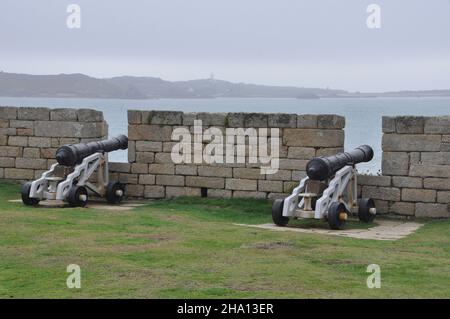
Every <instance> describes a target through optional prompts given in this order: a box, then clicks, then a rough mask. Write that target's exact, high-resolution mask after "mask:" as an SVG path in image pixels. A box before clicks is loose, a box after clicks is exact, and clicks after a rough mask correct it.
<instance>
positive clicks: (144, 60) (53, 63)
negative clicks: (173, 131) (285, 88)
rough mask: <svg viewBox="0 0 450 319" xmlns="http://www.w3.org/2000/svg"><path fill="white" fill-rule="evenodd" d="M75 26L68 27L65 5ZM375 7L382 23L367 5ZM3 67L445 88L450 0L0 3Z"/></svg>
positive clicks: (449, 74) (448, 83) (449, 69)
mask: <svg viewBox="0 0 450 319" xmlns="http://www.w3.org/2000/svg"><path fill="white" fill-rule="evenodd" d="M71 3H76V4H79V5H80V6H81V9H82V28H81V29H68V28H67V27H66V18H67V16H68V14H67V13H66V7H67V5H68V4H71ZM371 3H377V4H379V5H380V6H381V10H382V11H381V21H382V27H381V29H368V28H367V27H366V18H367V16H368V13H366V8H367V6H368V5H369V4H371ZM0 14H1V19H0V70H4V71H7V72H21V73H33V74H53V73H78V72H79V73H85V74H88V75H92V76H97V77H109V76H116V75H124V74H126V75H145V76H158V77H162V78H164V79H168V80H183V79H193V78H205V77H208V76H209V74H210V73H211V72H213V73H214V74H215V76H216V77H217V78H221V79H226V80H230V81H238V82H252V83H261V84H274V85H296V86H309V87H326V86H328V87H332V88H342V89H347V90H352V91H353V90H361V91H383V90H400V89H433V88H450V0H432V1H426V0H420V1H419V0H395V1H394V0H386V1H381V0H379V1H376V0H371V1H365V0H345V1H344V0H341V1H332V0H309V1H303V0H158V1H156V0H133V1H125V0H121V1H118V0H95V1H93V0H71V1H65V0H39V1H36V0H2V1H1V2H0Z"/></svg>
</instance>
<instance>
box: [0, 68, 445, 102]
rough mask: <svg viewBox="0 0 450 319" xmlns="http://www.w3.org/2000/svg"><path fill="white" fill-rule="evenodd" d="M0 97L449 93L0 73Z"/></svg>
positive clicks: (275, 96)
mask: <svg viewBox="0 0 450 319" xmlns="http://www.w3.org/2000/svg"><path fill="white" fill-rule="evenodd" d="M0 96H8V97H59V98H112V99H159V98H218V97H236V98H301V99H314V98H333V97H334V98H339V97H347V98H348V97H378V96H388V97H402V96H413V97H416V96H450V90H427V91H398V92H385V93H360V92H356V93H351V92H348V91H345V90H337V89H322V88H305V87H294V86H270V85H258V84H248V83H233V82H229V81H224V80H216V79H212V78H211V79H198V80H189V81H166V80H163V79H161V78H157V77H139V76H118V77H112V78H95V77H91V76H88V75H85V74H80V73H74V74H57V75H30V74H19V73H7V72H0Z"/></svg>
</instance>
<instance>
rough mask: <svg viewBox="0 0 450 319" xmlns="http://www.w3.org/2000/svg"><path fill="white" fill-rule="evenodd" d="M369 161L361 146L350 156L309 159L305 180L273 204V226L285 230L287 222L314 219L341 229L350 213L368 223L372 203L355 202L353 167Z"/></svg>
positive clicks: (370, 151) (367, 149)
mask: <svg viewBox="0 0 450 319" xmlns="http://www.w3.org/2000/svg"><path fill="white" fill-rule="evenodd" d="M372 158H373V149H372V148H371V147H370V146H368V145H361V146H359V147H357V148H355V149H354V150H352V151H350V152H342V153H338V154H335V155H332V156H327V157H315V158H313V159H311V160H310V161H309V162H308V163H307V165H306V174H307V177H305V178H303V179H302V180H301V181H300V184H299V185H298V186H297V187H296V188H294V190H293V191H292V194H291V195H290V196H288V197H286V198H285V199H277V200H275V201H274V203H273V206H272V219H273V221H274V223H275V224H276V225H278V226H286V225H287V223H288V222H289V218H315V219H325V220H327V221H328V224H329V225H330V228H331V229H342V228H343V227H344V225H345V223H346V221H347V217H348V215H349V214H353V213H355V214H358V217H359V220H360V221H362V222H366V223H371V222H372V221H373V220H374V218H375V215H376V208H375V202H374V200H373V199H371V198H359V199H358V198H357V195H358V189H357V185H358V184H357V170H356V165H357V164H359V163H363V162H369V161H371V160H372Z"/></svg>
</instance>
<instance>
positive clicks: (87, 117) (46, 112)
mask: <svg viewBox="0 0 450 319" xmlns="http://www.w3.org/2000/svg"><path fill="white" fill-rule="evenodd" d="M107 135H108V126H107V124H106V122H105V121H104V120H103V113H102V112H99V111H95V110H90V109H78V110H77V109H48V108H31V107H0V178H4V179H10V180H21V181H24V180H33V179H35V178H38V177H40V176H41V174H42V173H43V172H44V171H45V170H47V169H48V168H49V167H50V165H51V164H53V163H55V152H56V149H57V148H58V147H59V146H61V145H64V144H70V143H79V142H84V141H91V140H98V139H102V138H104V137H106V136H107Z"/></svg>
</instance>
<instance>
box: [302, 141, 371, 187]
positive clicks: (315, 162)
mask: <svg viewBox="0 0 450 319" xmlns="http://www.w3.org/2000/svg"><path fill="white" fill-rule="evenodd" d="M372 158H373V149H372V148H371V147H370V146H369V145H361V146H358V147H357V148H355V149H354V150H352V151H350V152H343V153H338V154H336V155H332V156H327V157H315V158H313V159H312V160H310V161H309V162H308V164H307V165H306V173H307V174H308V177H309V178H310V179H312V180H316V181H323V180H325V179H327V178H330V177H331V176H333V175H334V174H335V173H336V172H337V171H338V170H340V169H341V168H342V167H344V166H346V165H354V164H358V163H362V162H369V161H370V160H371V159H372Z"/></svg>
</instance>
